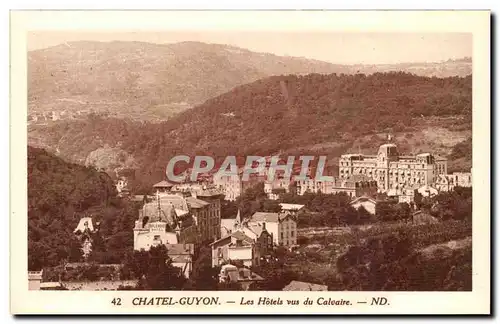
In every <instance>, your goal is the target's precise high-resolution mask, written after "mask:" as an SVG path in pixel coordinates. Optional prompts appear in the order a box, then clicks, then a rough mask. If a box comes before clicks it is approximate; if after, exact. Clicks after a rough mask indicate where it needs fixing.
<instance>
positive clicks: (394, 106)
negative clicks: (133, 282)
mask: <svg viewBox="0 0 500 324" xmlns="http://www.w3.org/2000/svg"><path fill="white" fill-rule="evenodd" d="M471 107H472V78H471V77H470V76H469V77H466V78H459V77H453V78H444V79H439V78H426V77H418V76H415V75H410V74H405V73H388V74H373V75H370V76H365V75H340V76H339V75H335V74H331V75H319V74H311V75H307V76H293V75H291V76H281V77H269V78H266V79H262V80H258V81H256V82H253V83H250V84H246V85H243V86H240V87H236V88H235V89H233V90H231V91H229V92H227V93H225V94H223V95H221V96H218V97H215V98H213V99H210V100H207V101H206V102H205V103H204V104H202V105H200V106H197V107H195V108H194V109H191V110H188V111H185V112H184V113H181V114H180V115H178V116H176V117H174V118H172V119H170V120H168V121H166V122H163V123H158V124H149V123H140V122H134V121H130V120H119V119H109V118H100V117H92V118H91V119H88V120H85V121H78V122H61V123H57V124H55V125H53V126H50V127H48V128H43V129H39V130H36V129H34V130H32V131H31V132H30V134H29V135H30V136H29V137H30V141H31V142H33V143H37V142H38V143H39V144H38V145H41V146H44V147H47V148H49V149H52V150H55V148H57V149H58V150H59V152H60V154H61V156H65V157H66V158H69V159H71V160H74V161H79V162H81V163H82V162H83V161H85V159H86V157H87V155H88V154H89V153H90V152H91V151H94V150H96V149H97V148H98V147H99V146H103V145H105V144H107V145H109V146H111V147H119V148H121V149H123V150H125V151H127V152H128V153H129V154H131V155H132V157H133V158H134V160H135V162H136V163H137V164H138V165H139V170H140V172H139V176H140V177H141V178H142V179H143V180H144V181H146V182H151V181H154V180H153V179H158V178H159V177H161V176H162V174H163V172H164V168H165V166H166V164H167V162H168V161H169V159H170V158H171V157H172V156H174V155H178V154H187V155H195V154H203V155H211V156H215V157H220V158H222V157H225V156H226V155H268V154H273V153H287V154H291V153H293V154H306V153H307V154H311V153H312V154H314V155H327V156H333V157H335V156H338V155H340V154H341V153H344V152H346V151H348V150H351V149H354V148H355V149H361V147H360V146H361V144H362V146H363V150H365V151H369V152H373V150H376V149H377V147H378V145H380V144H381V143H383V142H384V138H386V135H387V134H389V133H390V134H395V135H397V136H396V141H397V142H398V143H400V144H402V145H406V146H405V147H403V150H402V151H403V152H404V151H408V150H411V151H412V152H414V151H416V150H417V151H418V150H419V149H426V150H427V149H430V150H433V151H436V150H437V153H440V154H444V155H448V154H449V153H451V151H452V148H453V147H454V146H455V145H456V144H458V143H461V142H463V141H466V140H467V139H468V137H470V136H471V133H472V126H471V125H472V124H471V117H472V108H471ZM40 143H41V144H40ZM74 143H79V145H75V144H74ZM467 147H468V146H467V145H466V146H465V149H466V150H467ZM408 153H409V152H408ZM459 153H460V151H457V152H456V153H455V155H457V156H454V158H459V156H458V155H460V154H459Z"/></svg>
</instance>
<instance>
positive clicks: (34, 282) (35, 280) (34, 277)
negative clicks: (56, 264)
mask: <svg viewBox="0 0 500 324" xmlns="http://www.w3.org/2000/svg"><path fill="white" fill-rule="evenodd" d="M42 275H43V270H41V271H28V290H40V283H41V282H42Z"/></svg>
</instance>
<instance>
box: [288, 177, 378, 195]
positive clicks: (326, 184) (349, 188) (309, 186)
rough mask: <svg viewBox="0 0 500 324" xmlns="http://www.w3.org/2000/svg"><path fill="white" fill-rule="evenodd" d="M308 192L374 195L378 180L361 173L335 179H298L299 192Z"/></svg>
mask: <svg viewBox="0 0 500 324" xmlns="http://www.w3.org/2000/svg"><path fill="white" fill-rule="evenodd" d="M306 192H311V193H319V192H321V193H324V194H338V193H345V194H347V195H348V196H349V197H351V198H356V197H360V196H363V195H368V196H372V195H375V194H376V193H377V181H375V180H373V179H372V178H370V177H368V176H365V175H360V174H358V175H351V176H349V177H344V178H337V179H334V180H333V181H322V180H316V179H306V180H300V181H297V194H299V195H304V194H305V193H306Z"/></svg>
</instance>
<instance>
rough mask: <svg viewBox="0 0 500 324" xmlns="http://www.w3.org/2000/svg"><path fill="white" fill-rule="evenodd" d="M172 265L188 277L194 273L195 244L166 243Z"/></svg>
mask: <svg viewBox="0 0 500 324" xmlns="http://www.w3.org/2000/svg"><path fill="white" fill-rule="evenodd" d="M165 246H166V248H167V254H168V256H169V257H170V259H171V260H172V265H173V266H174V267H177V268H179V269H180V271H181V274H182V275H184V277H186V278H188V279H189V277H190V276H191V274H192V273H193V256H194V248H195V247H194V244H165Z"/></svg>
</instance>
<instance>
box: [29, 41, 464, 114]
mask: <svg viewBox="0 0 500 324" xmlns="http://www.w3.org/2000/svg"><path fill="white" fill-rule="evenodd" d="M453 62H455V61H453ZM410 64H411V63H410ZM418 64H420V65H421V64H422V63H418ZM418 64H417V65H416V66H415V65H412V66H411V67H405V69H410V70H411V71H412V72H414V73H416V74H418V73H419V71H423V72H422V73H424V74H436V73H437V74H443V73H444V74H450V73H451V74H453V73H455V72H453V71H454V70H453V69H455V68H452V69H451V70H450V71H448V70H446V68H443V66H445V65H446V64H448V65H450V64H451V65H456V64H458V65H459V69H458V70H457V71H458V72H457V73H458V74H459V75H461V76H463V75H465V74H467V73H468V72H471V71H472V70H471V64H470V63H467V62H465V63H453V64H452V63H446V62H444V63H434V65H432V66H431V67H430V68H428V67H426V69H428V70H429V69H430V70H429V71H427V70H425V69H423V68H421V67H420V65H418ZM426 66H427V65H426ZM377 69H379V68H377V67H373V66H370V65H352V66H351V65H342V64H333V63H330V62H324V61H320V60H315V59H308V58H302V57H293V56H292V57H288V56H278V55H275V54H271V53H258V52H253V51H250V50H248V49H244V48H240V47H236V46H229V45H224V44H207V43H202V42H189V41H188V42H180V43H173V44H155V43H147V42H128V41H113V42H94V41H77V42H68V43H65V44H59V45H56V46H53V47H49V48H45V49H38V50H33V51H30V52H28V104H29V112H30V115H33V114H36V113H46V112H56V114H57V115H58V116H57V118H61V119H64V118H69V116H71V117H74V116H75V114H76V113H77V112H78V113H81V114H83V115H86V114H88V113H90V112H92V111H95V112H99V113H108V114H110V115H113V116H117V117H130V118H132V119H138V120H156V121H160V120H165V119H168V118H171V117H172V116H174V115H176V114H178V113H180V112H182V111H184V110H186V109H189V108H191V107H193V106H195V105H199V104H202V103H203V102H205V101H206V100H208V99H210V98H213V97H215V96H218V95H220V94H223V93H225V92H227V91H230V90H231V89H233V88H235V87H237V86H240V85H243V84H246V83H251V82H254V81H257V80H259V79H262V78H266V77H269V76H273V75H288V74H297V75H304V74H310V73H320V74H332V73H337V74H342V73H344V74H355V73H358V72H360V73H363V72H366V73H375V72H378V70H377ZM380 69H382V70H394V69H397V66H392V65H389V66H384V67H381V68H380ZM436 71H437V72H436ZM64 114H66V115H64ZM54 118H55V117H54ZM32 119H38V118H35V117H34V118H32ZM45 119H46V117H45ZM49 119H50V118H49Z"/></svg>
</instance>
